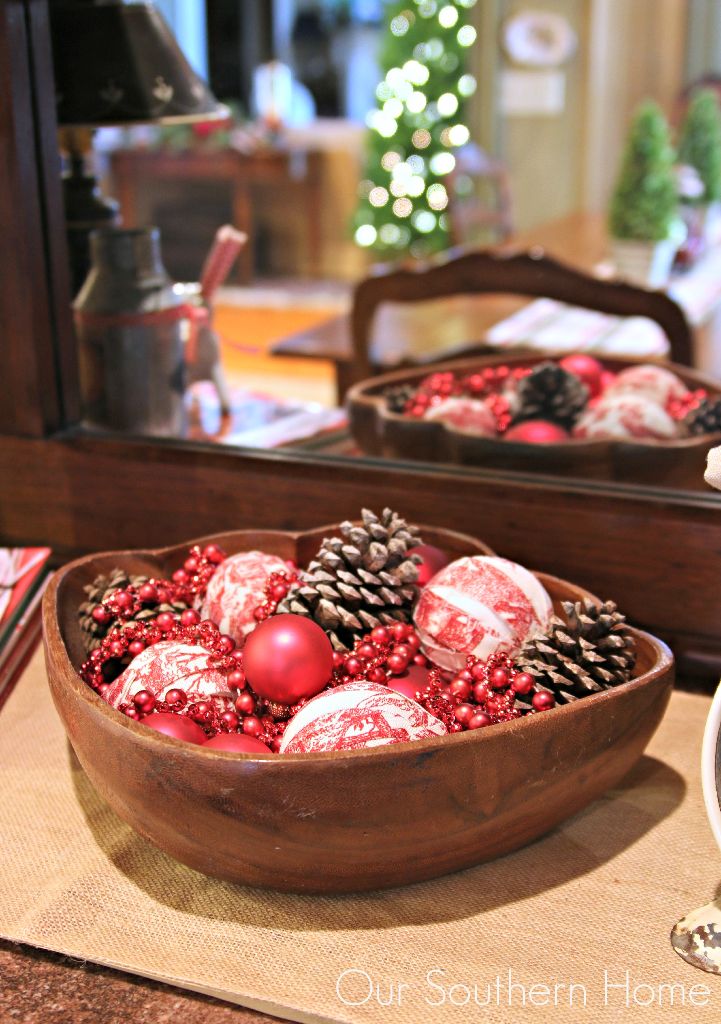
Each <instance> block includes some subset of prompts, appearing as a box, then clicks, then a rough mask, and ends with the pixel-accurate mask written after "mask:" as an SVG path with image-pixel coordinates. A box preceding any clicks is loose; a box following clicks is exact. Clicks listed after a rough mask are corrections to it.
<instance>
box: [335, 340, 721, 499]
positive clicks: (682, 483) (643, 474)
mask: <svg viewBox="0 0 721 1024" xmlns="http://www.w3.org/2000/svg"><path fill="white" fill-rule="evenodd" d="M566 354H567V353H566ZM560 358H562V355H560V354H554V355H551V354H548V353H530V352H526V353H525V354H523V355H509V354H508V353H505V354H504V355H494V356H487V357H482V356H480V357H476V358H471V359H458V360H453V361H451V362H446V363H437V364H435V365H434V366H433V367H429V366H425V367H422V368H418V367H415V368H413V369H405V370H397V371H395V372H394V373H387V374H383V376H381V377H372V378H370V379H368V380H365V381H361V382H360V383H359V384H356V385H354V386H353V387H352V388H351V389H350V390H349V392H348V395H347V399H346V401H347V405H348V411H349V417H350V426H351V431H352V433H353V436H354V438H355V440H356V442H357V443H358V444H359V445H360V447H361V448H362V449H363V451H364V452H366V453H367V454H368V455H381V456H385V457H387V458H394V459H420V460H422V461H423V462H449V463H454V464H457V465H465V466H479V467H483V468H485V469H510V470H517V471H518V470H520V471H523V472H528V471H531V472H536V473H550V474H554V475H559V476H576V477H592V478H595V479H602V480H622V481H625V482H628V483H646V484H654V485H656V486H659V487H663V486H677V487H684V488H691V489H695V490H705V489H706V487H705V484H704V481H703V474H704V470H705V468H706V454H707V452H708V450H709V448H713V447H715V445H717V444H721V434H705V435H703V436H701V437H688V438H680V439H678V440H675V441H656V440H647V441H646V440H630V441H618V440H598V441H588V440H580V439H579V440H576V439H570V440H568V441H561V442H558V443H557V444H547V445H538V444H527V443H525V442H521V441H507V440H505V439H504V438H502V437H497V438H496V437H478V436H477V435H475V434H470V433H468V432H467V431H464V430H460V429H458V428H457V427H453V426H450V425H448V424H446V423H442V422H440V421H436V422H432V421H431V422H429V421H425V420H418V419H413V418H411V417H410V416H404V415H402V414H401V413H394V412H391V411H390V410H389V409H388V408H387V406H386V402H385V400H384V398H383V393H384V391H385V390H386V389H387V388H389V387H392V386H394V385H397V384H406V383H414V382H417V383H420V381H421V380H423V378H424V377H427V376H428V374H429V373H436V372H438V373H442V372H444V371H453V372H456V373H462V374H465V373H469V372H471V371H473V370H476V369H478V368H480V369H483V368H484V367H488V366H498V365H501V364H506V365H508V366H518V365H522V366H534V365H535V364H536V363H542V362H545V361H546V360H548V359H560ZM601 361H602V362H603V364H604V366H607V367H608V368H609V369H610V370H623V369H626V368H627V367H629V366H637V365H641V364H642V363H647V362H649V360H640V359H631V358H623V357H621V356H614V357H613V358H605V357H604V358H602V360H601ZM662 365H663V366H664V367H665V368H667V369H669V370H672V371H673V372H674V373H675V374H676V375H677V376H679V377H680V378H681V380H682V381H684V383H685V384H686V385H687V386H688V387H689V388H690V389H692V390H694V389H696V388H705V389H706V391H708V392H709V394H711V395H714V396H718V395H719V394H721V382H719V381H716V380H712V379H711V378H709V377H706V376H705V375H704V374H701V373H697V372H696V371H695V370H689V369H688V368H687V367H685V366H678V365H676V364H675V363H664V364H662Z"/></svg>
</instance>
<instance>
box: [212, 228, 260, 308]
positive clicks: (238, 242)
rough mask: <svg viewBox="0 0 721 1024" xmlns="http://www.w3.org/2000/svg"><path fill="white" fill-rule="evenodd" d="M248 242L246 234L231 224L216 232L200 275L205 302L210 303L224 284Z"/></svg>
mask: <svg viewBox="0 0 721 1024" xmlns="http://www.w3.org/2000/svg"><path fill="white" fill-rule="evenodd" d="M247 241H248V236H247V235H246V233H245V232H244V231H238V230H236V228H234V227H232V226H231V225H230V224H224V225H223V226H222V227H221V228H218V230H217V231H216V232H215V238H214V240H213V244H212V246H211V247H210V252H209V253H208V255H207V256H206V258H205V263H204V264H203V270H202V272H201V275H200V294H201V295H202V296H203V300H204V301H205V302H210V301H211V299H212V297H213V295H214V294H215V292H216V290H217V289H218V288H220V286H221V284H223V282H224V281H225V279H226V278H227V276H228V274H229V273H230V268H231V267H232V266H233V263H234V262H235V259H236V257H237V255H238V253H239V252H240V250H241V249H242V248H243V246H244V245H245V243H246V242H247Z"/></svg>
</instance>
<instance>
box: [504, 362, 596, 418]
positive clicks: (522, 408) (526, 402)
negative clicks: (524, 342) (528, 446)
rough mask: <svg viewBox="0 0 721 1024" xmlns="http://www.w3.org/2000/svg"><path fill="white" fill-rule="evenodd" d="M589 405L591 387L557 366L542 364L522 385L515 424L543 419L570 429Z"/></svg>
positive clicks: (519, 390) (520, 386) (554, 364)
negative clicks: (589, 388)
mask: <svg viewBox="0 0 721 1024" xmlns="http://www.w3.org/2000/svg"><path fill="white" fill-rule="evenodd" d="M587 402H588V388H587V387H586V385H585V384H584V383H583V381H581V380H580V379H579V378H578V377H576V375H575V374H573V373H568V372H567V371H566V370H564V369H563V367H562V366H558V365H557V364H556V363H550V362H548V363H540V364H539V365H538V366H536V367H534V368H533V370H531V372H530V373H529V374H528V376H527V377H524V378H523V379H522V380H521V382H520V383H519V385H518V407H517V409H516V412H515V414H514V417H513V423H514V424H515V423H521V422H522V421H524V420H537V419H540V420H551V421H552V422H553V423H558V424H559V425H560V426H562V427H565V428H569V427H572V426H573V424H574V422H575V420H576V419H577V417H578V415H579V413H580V412H581V411H582V410H583V409H584V408H585V407H586V404H587Z"/></svg>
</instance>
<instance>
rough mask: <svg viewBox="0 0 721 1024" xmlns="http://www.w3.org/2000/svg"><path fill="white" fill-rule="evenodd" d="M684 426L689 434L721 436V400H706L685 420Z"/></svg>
mask: <svg viewBox="0 0 721 1024" xmlns="http://www.w3.org/2000/svg"><path fill="white" fill-rule="evenodd" d="M683 425H684V427H685V428H686V431H687V433H689V434H691V435H698V434H720V433H721V398H716V399H713V400H710V399H708V398H704V399H703V401H701V402H700V403H699V404H698V405H697V406H696V408H695V409H692V410H691V411H690V412H689V413H688V414H687V416H686V417H685V418H684V421H683Z"/></svg>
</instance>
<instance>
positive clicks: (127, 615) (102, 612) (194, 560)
mask: <svg viewBox="0 0 721 1024" xmlns="http://www.w3.org/2000/svg"><path fill="white" fill-rule="evenodd" d="M224 559H225V552H224V551H223V550H222V548H220V547H219V546H218V545H217V544H207V545H206V546H205V547H204V548H200V547H199V545H197V544H196V545H195V546H194V547H192V548H191V549H190V551H189V552H188V556H187V558H186V559H185V561H184V562H183V566H182V568H180V569H176V570H175V572H174V573H173V574H172V578H171V579H169V580H166V579H150V580H148V581H147V583H143V584H142V585H141V586H139V587H136V586H133V584H128V585H127V586H126V587H123V588H122V589H120V590H114V591H113V592H112V593H111V594H110V595H109V596H108V597H107V598H106V599H105V600H104V601H103V602H102V604H99V605H98V606H97V607H96V608H94V609H93V612H92V617H93V619H94V620H95V621H96V622H97V623H98V624H99V625H101V626H107V627H108V633H107V634H106V636H107V635H109V633H110V632H112V629H113V626H114V625H117V624H121V625H125V624H127V623H131V622H132V621H133V620H134V619H135V618H136V617H137V616H138V615H139V613H141V612H143V611H144V610H145V609H151V608H154V607H156V606H157V605H163V604H173V605H186V606H187V607H186V609H185V610H184V611H183V612H182V614H181V616H180V621H181V622H182V623H183V625H193V624H195V623H197V622H200V616H199V615H198V613H197V612H196V611H195V610H194V609H193V608H192V605H193V604H194V603H195V602H196V600H197V599H198V598H201V597H203V595H204V594H205V591H206V590H207V588H208V583H209V582H210V579H211V577H212V575H213V573H214V572H215V570H216V569H217V568H218V566H219V565H220V563H221V562H222V561H224ZM155 621H156V622H157V623H158V624H159V625H160V627H161V629H167V628H168V626H169V624H170V623H172V622H175V621H177V616H176V615H175V614H174V613H173V612H161V613H160V614H159V615H158V616H157V617H156V619H155ZM136 653H137V652H136Z"/></svg>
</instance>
